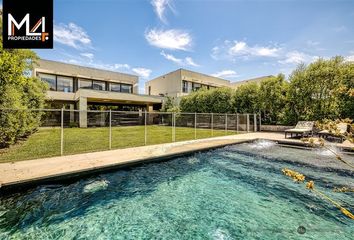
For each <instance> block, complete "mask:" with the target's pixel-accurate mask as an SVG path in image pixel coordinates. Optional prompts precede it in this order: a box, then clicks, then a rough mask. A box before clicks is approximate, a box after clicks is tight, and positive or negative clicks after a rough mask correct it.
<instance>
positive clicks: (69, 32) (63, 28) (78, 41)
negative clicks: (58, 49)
mask: <svg viewBox="0 0 354 240" xmlns="http://www.w3.org/2000/svg"><path fill="white" fill-rule="evenodd" d="M54 41H56V42H59V43H61V44H64V45H67V46H70V47H73V48H76V49H83V48H91V39H90V37H89V35H88V34H87V33H86V31H85V30H84V29H83V28H81V27H80V26H78V25H76V24H75V23H69V24H68V25H66V24H63V23H62V24H59V25H54Z"/></svg>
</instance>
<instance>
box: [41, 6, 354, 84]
mask: <svg viewBox="0 0 354 240" xmlns="http://www.w3.org/2000/svg"><path fill="white" fill-rule="evenodd" d="M54 2H55V8H54V24H55V42H54V49H53V50H36V52H37V53H38V54H39V56H40V57H42V58H45V59H51V60H59V61H65V62H70V63H75V64H81V65H87V66H92V67H98V68H104V69H110V70H113V71H120V72H127V73H133V74H136V75H139V76H140V90H142V89H143V86H144V82H145V81H146V80H149V79H152V78H154V77H156V76H159V75H162V74H164V73H167V72H170V71H173V70H176V69H178V68H186V69H190V70H194V71H198V72H202V73H206V74H211V75H215V76H219V77H222V78H226V79H229V80H231V81H239V80H243V79H247V78H252V77H258V76H263V75H271V74H273V75H274V74H278V73H285V74H288V73H290V72H291V70H293V69H294V68H295V67H296V65H297V64H299V63H300V62H305V63H309V62H311V61H313V60H314V59H316V58H318V57H324V58H328V57H331V56H334V55H342V56H344V57H346V58H347V59H348V60H354V24H353V23H354V1H311V0H307V1H280V0H278V1H236V0H115V1H114V0H75V1H74V0H70V1H69V0H55V1H54Z"/></svg>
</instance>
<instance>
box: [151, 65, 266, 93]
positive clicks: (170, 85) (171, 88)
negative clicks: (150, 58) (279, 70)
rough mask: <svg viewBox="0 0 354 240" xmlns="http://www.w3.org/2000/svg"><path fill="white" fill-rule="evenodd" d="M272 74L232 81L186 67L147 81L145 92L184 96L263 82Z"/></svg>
mask: <svg viewBox="0 0 354 240" xmlns="http://www.w3.org/2000/svg"><path fill="white" fill-rule="evenodd" d="M269 77H271V76H265V77H259V78H254V79H249V80H244V81H239V82H230V81H229V80H225V79H222V78H218V77H213V76H209V75H206V74H203V73H198V72H193V71H190V70H185V69H178V70H176V71H173V72H170V73H167V74H165V75H162V76H160V77H157V78H155V79H152V80H150V81H148V82H146V83H145V94H147V95H155V96H170V97H177V98H179V97H183V96H186V95H188V94H189V93H191V92H193V91H198V90H199V89H200V88H207V89H212V88H220V87H230V88H237V87H238V86H240V85H242V84H245V83H249V82H257V83H259V82H261V81H262V80H264V79H266V78H269Z"/></svg>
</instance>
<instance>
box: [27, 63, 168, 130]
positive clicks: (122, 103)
mask: <svg viewBox="0 0 354 240" xmlns="http://www.w3.org/2000/svg"><path fill="white" fill-rule="evenodd" d="M33 74H34V76H37V77H39V78H40V79H41V80H42V81H44V82H46V83H48V85H49V90H48V92H47V96H48V102H49V104H50V105H51V107H52V108H56V109H59V108H66V109H71V110H83V111H80V112H79V124H80V127H86V126H87V112H85V110H89V109H113V110H123V111H130V110H135V111H138V110H146V111H154V110H159V109H160V108H161V104H162V98H161V97H158V96H147V95H141V94H138V81H139V79H138V76H135V75H130V74H125V73H119V72H113V71H106V70H100V69H95V68H90V67H83V66H78V65H73V64H67V63H61V62H56V61H49V60H43V59H41V60H39V61H38V66H37V67H36V68H35V69H34V71H33Z"/></svg>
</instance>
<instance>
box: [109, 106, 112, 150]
mask: <svg viewBox="0 0 354 240" xmlns="http://www.w3.org/2000/svg"><path fill="white" fill-rule="evenodd" d="M109 149H112V110H111V109H109Z"/></svg>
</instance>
